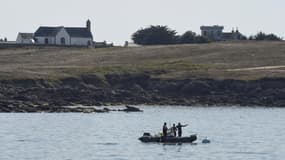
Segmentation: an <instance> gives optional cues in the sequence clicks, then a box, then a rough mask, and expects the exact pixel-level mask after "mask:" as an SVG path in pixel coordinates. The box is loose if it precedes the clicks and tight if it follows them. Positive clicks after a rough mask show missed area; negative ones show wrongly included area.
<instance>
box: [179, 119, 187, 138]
mask: <svg viewBox="0 0 285 160" xmlns="http://www.w3.org/2000/svg"><path fill="white" fill-rule="evenodd" d="M186 126H188V124H186V125H181V123H180V122H179V123H178V125H177V126H176V128H177V130H178V137H182V127H186Z"/></svg>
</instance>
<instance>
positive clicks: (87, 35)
mask: <svg viewBox="0 0 285 160" xmlns="http://www.w3.org/2000/svg"><path fill="white" fill-rule="evenodd" d="M34 39H35V43H36V44H40V45H62V46H93V35H92V33H91V21H90V20H87V22H86V27H63V26H60V27H43V26H42V27H39V29H38V30H37V31H36V32H35V34H34Z"/></svg>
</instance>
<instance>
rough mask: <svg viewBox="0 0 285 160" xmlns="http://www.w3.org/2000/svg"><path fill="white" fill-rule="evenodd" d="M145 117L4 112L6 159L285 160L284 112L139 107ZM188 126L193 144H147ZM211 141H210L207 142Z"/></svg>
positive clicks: (1, 138) (1, 128) (0, 134)
mask: <svg viewBox="0 0 285 160" xmlns="http://www.w3.org/2000/svg"><path fill="white" fill-rule="evenodd" d="M140 107H141V108H142V109H143V110H144V112H142V113H124V112H111V113H103V114H96V113H95V114H83V113H64V114H47V113H38V114H17V113H10V114H6V113H5V114H4V113H3V114H0V159H1V160H2V159H3V160H97V159H98V160H143V159H146V160H160V159H161V160H165V159H185V160H189V159H191V160H201V159H203V160H205V159H217V160H229V159H231V160H239V159H242V160H244V159H246V160H282V159H284V157H285V109H281V108H253V107H245V108H240V107H228V106H225V107H211V108H206V107H179V106H176V107H175V106H172V107H169V106H160V107H158V106H140ZM164 122H167V124H168V126H170V125H172V124H173V123H176V124H177V123H178V122H181V123H182V124H188V125H189V126H188V127H185V128H183V135H184V136H189V135H191V134H197V135H198V140H197V141H196V143H194V144H181V145H178V144H173V145H169V144H155V143H154V144H145V143H141V142H140V141H139V140H138V138H139V137H140V136H142V134H143V133H144V132H150V133H152V134H157V133H159V132H161V129H162V125H163V123H164ZM206 137H207V139H209V140H210V141H211V143H209V144H203V143H202V140H203V139H205V138H206Z"/></svg>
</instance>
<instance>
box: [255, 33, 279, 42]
mask: <svg viewBox="0 0 285 160" xmlns="http://www.w3.org/2000/svg"><path fill="white" fill-rule="evenodd" d="M250 39H251V40H257V41H282V38H280V37H278V36H277V35H275V34H273V33H271V34H266V33H263V32H259V33H257V34H256V35H255V36H251V37H250Z"/></svg>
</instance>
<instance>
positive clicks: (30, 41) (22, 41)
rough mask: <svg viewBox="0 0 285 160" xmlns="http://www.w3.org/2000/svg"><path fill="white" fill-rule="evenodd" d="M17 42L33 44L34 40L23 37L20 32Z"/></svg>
mask: <svg viewBox="0 0 285 160" xmlns="http://www.w3.org/2000/svg"><path fill="white" fill-rule="evenodd" d="M16 43H18V44H33V43H34V42H33V40H32V39H23V37H22V36H21V35H20V34H18V37H17V40H16Z"/></svg>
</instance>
